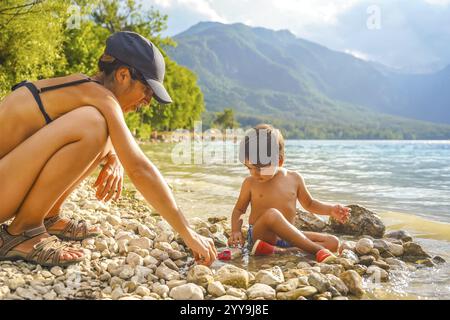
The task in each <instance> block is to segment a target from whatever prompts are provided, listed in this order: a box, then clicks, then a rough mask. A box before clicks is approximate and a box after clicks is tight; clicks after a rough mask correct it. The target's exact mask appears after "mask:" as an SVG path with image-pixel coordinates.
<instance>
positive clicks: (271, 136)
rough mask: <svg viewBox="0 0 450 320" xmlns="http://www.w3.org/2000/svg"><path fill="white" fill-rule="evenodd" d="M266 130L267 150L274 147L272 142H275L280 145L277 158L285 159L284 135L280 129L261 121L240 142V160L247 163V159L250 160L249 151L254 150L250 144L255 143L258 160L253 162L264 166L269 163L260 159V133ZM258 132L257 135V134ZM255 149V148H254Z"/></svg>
mask: <svg viewBox="0 0 450 320" xmlns="http://www.w3.org/2000/svg"><path fill="white" fill-rule="evenodd" d="M261 131H262V132H264V133H265V134H266V135H267V140H266V141H267V150H271V147H272V143H275V144H276V146H277V147H278V148H277V149H278V150H277V151H278V152H277V153H278V159H277V160H281V161H284V138H283V135H282V134H281V132H280V130H278V129H275V128H274V127H273V126H271V125H270V124H266V123H261V124H258V125H257V126H256V127H254V128H252V129H251V130H249V131H248V132H247V133H246V134H245V136H244V138H243V139H242V141H241V144H240V150H239V160H240V161H241V162H242V163H245V162H246V161H249V159H250V158H251V157H250V155H249V153H250V150H252V148H251V147H250V145H252V144H255V145H256V150H257V153H258V155H257V161H256V163H252V164H253V165H255V166H264V165H267V164H268V163H262V162H261V161H260V158H261V157H260V154H259V152H260V150H259V147H260V146H259V136H260V133H261ZM255 133H256V135H255ZM252 136H254V137H256V139H254V138H253V139H252ZM253 150H254V149H253Z"/></svg>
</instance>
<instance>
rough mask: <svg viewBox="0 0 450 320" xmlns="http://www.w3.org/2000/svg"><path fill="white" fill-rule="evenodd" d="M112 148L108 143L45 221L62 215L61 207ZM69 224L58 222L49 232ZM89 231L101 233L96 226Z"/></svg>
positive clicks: (63, 221) (63, 220)
mask: <svg viewBox="0 0 450 320" xmlns="http://www.w3.org/2000/svg"><path fill="white" fill-rule="evenodd" d="M108 140H110V139H108ZM111 146H112V145H111V143H108V144H107V146H106V147H105V148H104V149H103V152H102V153H101V154H100V155H99V156H98V157H97V158H96V159H95V161H94V163H93V164H92V165H91V166H90V167H89V168H88V169H87V170H86V171H85V172H84V173H83V174H82V176H81V178H79V179H78V180H77V181H75V183H74V184H73V185H72V186H71V187H70V188H69V189H68V190H67V191H66V192H64V193H63V194H62V195H61V196H60V197H59V199H58V200H57V201H56V203H55V204H54V205H53V207H52V208H51V209H50V210H49V211H48V212H47V214H46V216H45V219H48V218H51V217H54V216H56V215H58V214H59V213H60V211H61V206H62V205H63V203H64V201H65V200H66V199H67V197H68V196H69V195H70V194H71V193H72V192H73V191H74V190H75V189H76V188H77V187H78V186H79V185H80V183H81V182H82V181H83V180H84V179H86V178H87V177H88V176H89V175H90V174H91V173H92V172H93V171H94V170H95V169H96V168H97V167H98V165H99V164H100V163H101V162H102V160H103V159H104V158H105V157H106V155H107V154H108V153H109V152H110V151H111ZM68 222H69V220H68V219H61V220H58V221H56V222H55V223H54V224H53V225H52V226H50V227H49V228H48V229H47V230H49V231H59V230H63V229H64V228H65V227H66V225H67V223H68ZM88 230H89V232H97V231H100V229H99V228H97V227H95V226H92V227H90V228H89V229H88Z"/></svg>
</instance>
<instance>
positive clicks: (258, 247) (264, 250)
mask: <svg viewBox="0 0 450 320" xmlns="http://www.w3.org/2000/svg"><path fill="white" fill-rule="evenodd" d="M275 249H276V247H275V246H273V245H271V244H270V243H267V242H265V241H262V240H259V239H258V240H256V241H255V244H254V245H253V248H252V252H251V254H252V255H255V256H264V255H270V254H274V253H275Z"/></svg>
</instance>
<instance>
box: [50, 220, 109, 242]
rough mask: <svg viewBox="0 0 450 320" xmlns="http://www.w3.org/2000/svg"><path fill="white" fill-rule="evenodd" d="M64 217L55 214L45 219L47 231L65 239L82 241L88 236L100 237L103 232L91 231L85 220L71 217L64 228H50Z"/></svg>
mask: <svg viewBox="0 0 450 320" xmlns="http://www.w3.org/2000/svg"><path fill="white" fill-rule="evenodd" d="M61 219H63V218H62V217H61V216H60V215H56V216H53V217H51V218H48V219H45V220H44V226H45V227H46V228H47V232H48V233H49V234H51V235H53V236H57V237H58V238H60V239H63V240H75V241H81V240H84V239H86V238H92V237H98V236H99V235H101V234H102V233H101V232H95V231H89V230H88V225H87V223H86V221H85V220H75V219H70V220H69V222H68V223H67V225H66V226H65V228H64V229H62V230H48V229H50V227H51V226H53V225H54V224H55V223H56V222H57V221H59V220H61Z"/></svg>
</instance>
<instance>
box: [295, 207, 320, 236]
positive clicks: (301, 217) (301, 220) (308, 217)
mask: <svg viewBox="0 0 450 320" xmlns="http://www.w3.org/2000/svg"><path fill="white" fill-rule="evenodd" d="M294 225H295V226H296V227H297V228H298V229H300V230H302V231H314V232H321V231H323V230H324V229H325V228H326V226H327V224H326V222H325V221H323V220H322V219H320V218H318V217H317V216H316V215H315V214H313V213H310V212H304V211H301V210H299V209H297V215H296V216H295V220H294Z"/></svg>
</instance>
